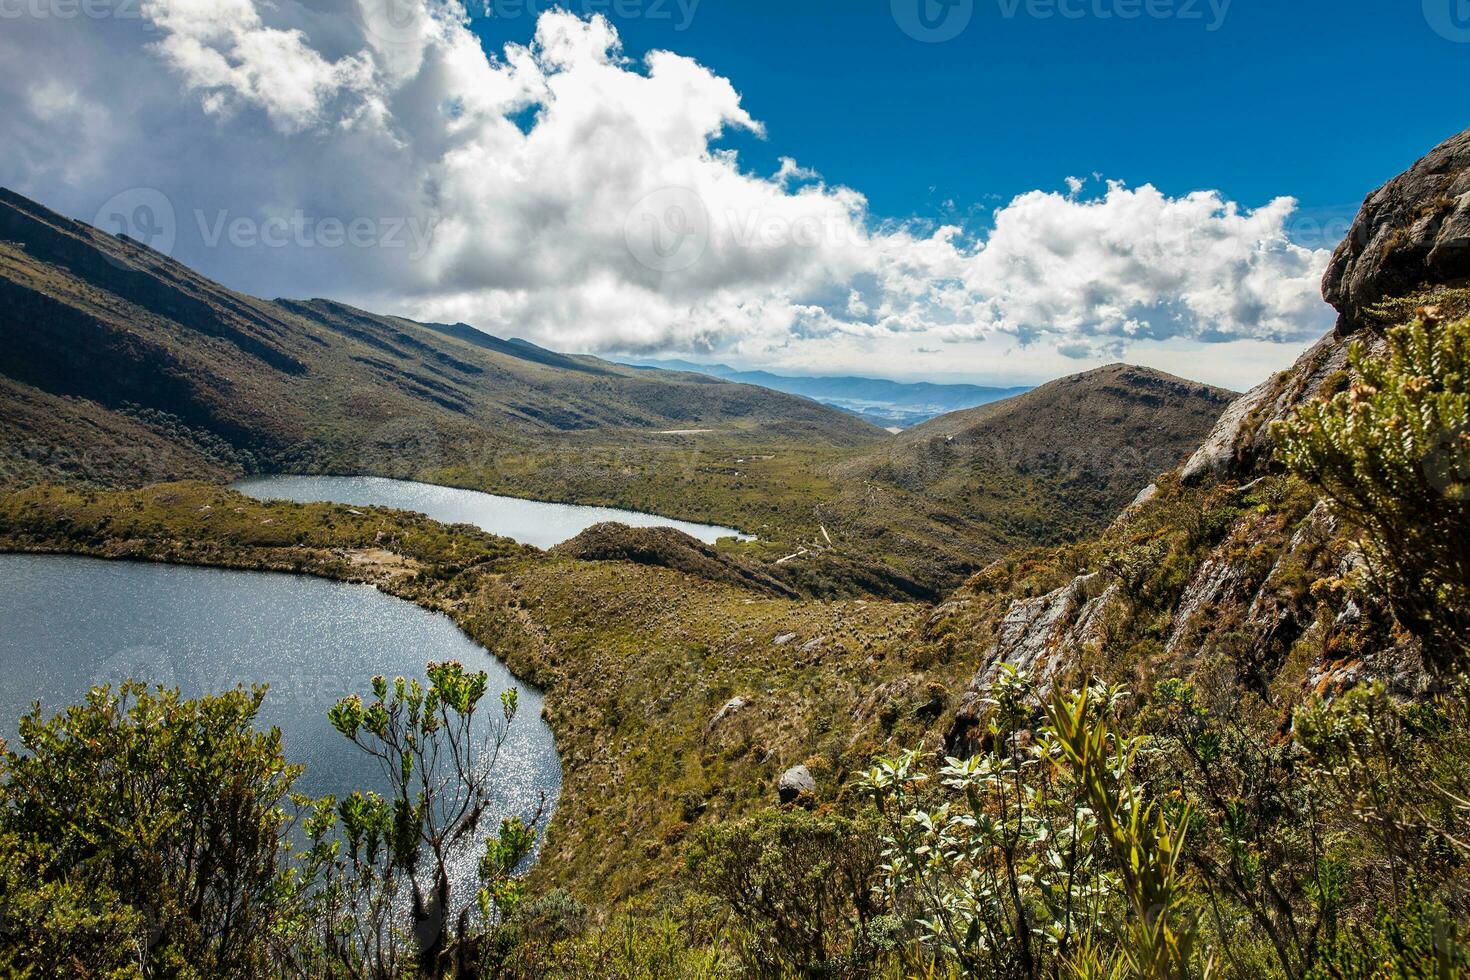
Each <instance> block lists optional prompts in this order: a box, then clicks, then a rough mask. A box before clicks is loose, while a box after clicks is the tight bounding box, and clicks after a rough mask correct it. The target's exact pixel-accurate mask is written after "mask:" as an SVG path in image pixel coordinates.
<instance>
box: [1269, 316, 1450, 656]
mask: <svg viewBox="0 0 1470 980" xmlns="http://www.w3.org/2000/svg"><path fill="white" fill-rule="evenodd" d="M1349 358H1350V361H1351V364H1352V367H1353V370H1354V371H1355V372H1356V373H1357V375H1358V380H1357V381H1356V382H1355V383H1354V384H1353V385H1352V386H1351V387H1350V388H1349V389H1348V390H1347V391H1344V392H1340V393H1338V394H1335V395H1333V396H1331V397H1330V398H1326V399H1322V400H1318V401H1315V402H1312V403H1309V404H1307V405H1305V406H1303V407H1302V408H1301V409H1300V410H1299V411H1298V412H1297V414H1296V416H1295V417H1294V418H1293V419H1291V420H1290V421H1288V422H1284V423H1278V424H1277V425H1276V426H1275V427H1274V430H1273V431H1274V433H1275V435H1276V438H1277V439H1278V441H1279V443H1280V450H1279V453H1280V456H1281V458H1282V460H1283V461H1284V462H1285V463H1286V465H1287V466H1288V467H1289V468H1290V469H1291V470H1293V471H1294V472H1296V473H1297V474H1299V475H1301V476H1303V477H1304V478H1306V479H1307V480H1308V481H1310V482H1311V483H1313V484H1315V485H1316V486H1318V487H1319V488H1321V489H1322V491H1323V492H1325V493H1326V494H1327V495H1328V496H1329V497H1330V498H1331V499H1332V501H1333V502H1334V504H1336V505H1337V507H1338V508H1339V509H1340V510H1341V511H1343V512H1344V513H1345V514H1347V515H1348V516H1349V517H1350V518H1351V519H1352V520H1354V521H1355V522H1356V523H1358V524H1359V525H1360V526H1362V527H1363V528H1364V529H1365V530H1366V532H1367V542H1366V546H1365V554H1366V556H1367V558H1368V560H1369V565H1370V568H1371V569H1372V571H1373V573H1374V577H1375V579H1376V580H1377V583H1378V585H1379V586H1380V587H1381V589H1382V591H1383V592H1384V594H1385V595H1386V597H1387V598H1388V601H1389V604H1390V606H1391V608H1392V609H1393V611H1394V614H1395V616H1396V617H1397V619H1398V620H1399V622H1400V623H1401V624H1402V625H1403V627H1404V628H1405V629H1407V630H1408V631H1409V632H1411V633H1413V634H1414V635H1415V636H1417V637H1418V638H1419V639H1420V640H1422V641H1423V643H1424V646H1425V652H1426V654H1427V655H1428V657H1429V659H1430V661H1431V662H1432V663H1434V664H1436V665H1438V666H1440V667H1452V666H1454V665H1456V664H1460V663H1463V662H1464V658H1465V652H1466V650H1467V648H1470V319H1462V320H1455V321H1451V322H1439V321H1437V320H1436V319H1435V318H1434V317H1433V316H1431V315H1429V314H1428V312H1427V311H1426V313H1425V315H1424V316H1423V318H1421V319H1418V320H1415V321H1414V322H1412V323H1410V324H1408V325H1407V326H1401V327H1396V328H1393V329H1391V330H1389V331H1388V335H1387V351H1386V352H1385V354H1383V355H1381V356H1375V355H1373V354H1370V352H1369V350H1368V348H1367V347H1366V346H1365V345H1364V344H1363V343H1362V342H1357V343H1354V344H1353V346H1352V348H1351V351H1350V354H1349Z"/></svg>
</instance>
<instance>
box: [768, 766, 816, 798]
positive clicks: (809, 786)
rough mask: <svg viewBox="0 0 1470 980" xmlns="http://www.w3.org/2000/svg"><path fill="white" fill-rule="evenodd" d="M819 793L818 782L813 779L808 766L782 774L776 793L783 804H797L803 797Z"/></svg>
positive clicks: (793, 767)
mask: <svg viewBox="0 0 1470 980" xmlns="http://www.w3.org/2000/svg"><path fill="white" fill-rule="evenodd" d="M816 792H817V781H816V780H815V779H813V778H812V774H811V770H809V769H808V768H807V767H806V766H792V767H791V768H790V769H787V770H786V771H785V772H783V773H782V774H781V779H780V781H779V782H777V783H776V793H777V795H778V796H780V798H781V802H782V803H795V802H796V801H797V800H799V799H801V798H802V797H803V796H813V795H815V794H816Z"/></svg>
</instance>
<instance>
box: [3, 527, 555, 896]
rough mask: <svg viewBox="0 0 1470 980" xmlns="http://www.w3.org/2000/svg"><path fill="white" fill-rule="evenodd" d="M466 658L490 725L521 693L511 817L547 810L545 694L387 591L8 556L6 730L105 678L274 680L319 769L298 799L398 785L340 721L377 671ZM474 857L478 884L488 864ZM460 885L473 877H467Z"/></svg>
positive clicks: (300, 741)
mask: <svg viewBox="0 0 1470 980" xmlns="http://www.w3.org/2000/svg"><path fill="white" fill-rule="evenodd" d="M443 660H458V661H460V662H461V663H463V664H465V666H466V667H467V668H470V669H473V670H483V671H486V672H487V673H488V674H489V675H490V685H489V689H490V694H489V695H487V696H486V700H485V703H484V705H483V708H482V711H481V712H480V714H481V715H484V716H486V721H487V723H488V720H489V719H490V718H492V717H493V718H497V719H498V718H499V710H500V706H499V702H498V700H497V699H496V697H495V695H498V693H499V692H500V691H502V690H505V689H506V688H509V687H515V688H517V689H518V690H519V692H520V693H519V698H520V711H519V714H518V716H517V717H516V719H515V722H514V724H513V725H512V726H511V728H510V733H509V738H508V740H507V742H506V744H505V747H504V749H503V750H502V754H501V757H500V760H499V764H498V766H497V768H496V771H495V775H494V778H493V785H494V788H495V792H496V796H497V798H498V799H499V800H500V801H501V808H500V812H495V813H491V814H489V815H488V816H489V818H490V819H488V820H487V821H486V822H485V823H484V824H483V826H484V827H485V828H486V829H487V831H491V830H493V828H494V827H495V826H497V825H498V823H499V820H500V818H501V817H502V816H509V815H524V816H527V817H529V816H530V815H532V814H533V813H535V812H536V810H537V809H538V807H539V806H541V802H542V799H543V795H544V799H545V804H546V809H545V814H546V815H548V816H549V814H550V807H551V805H552V804H554V803H555V802H556V798H557V795H558V794H559V792H560V788H561V763H560V759H559V758H558V756H557V751H556V745H555V742H554V741H553V739H552V735H551V730H550V728H548V727H547V725H546V723H545V722H544V721H543V720H542V718H541V707H542V697H541V693H540V692H539V691H537V690H536V689H535V688H533V687H530V686H528V685H524V684H521V683H519V682H518V681H517V680H516V679H515V678H514V677H513V676H512V675H511V673H510V671H509V670H508V669H507V668H506V667H505V665H504V664H502V663H501V662H500V661H499V660H496V659H495V658H494V657H493V656H491V654H490V653H489V652H488V651H487V650H485V648H483V647H481V646H479V645H478V644H476V643H475V642H474V641H473V640H471V639H470V638H469V637H468V636H466V635H465V634H464V633H462V632H460V630H459V628H458V627H456V626H455V625H454V623H453V622H452V621H451V620H450V619H449V618H448V617H446V616H442V615H438V614H435V613H431V612H429V611H427V610H424V609H421V608H419V607H418V606H415V605H413V604H412V603H410V602H406V601H403V600H401V599H396V598H393V597H392V596H388V595H385V594H383V593H381V592H378V591H377V590H376V589H374V588H372V587H371V586H366V585H348V584H343V583H339V582H330V581H325V580H322V579H313V578H307V577H304V576H296V575H283V574H271V573H262V572H238V571H224V570H217V569H207V568H186V567H181V566H172V565H151V564H142V563H134V562H109V561H101V560H97V559H90V558H75V557H66V556H49V555H48V556H41V555H0V672H3V674H0V734H3V736H4V737H5V738H6V739H7V740H11V739H14V737H15V732H16V723H17V721H18V720H19V718H20V716H21V715H22V714H23V713H25V712H26V711H27V710H29V708H30V705H31V702H32V701H34V700H39V701H40V702H41V706H42V708H43V710H44V711H45V712H46V713H47V714H48V716H49V715H50V714H53V713H55V712H56V711H58V710H60V709H61V708H63V707H65V706H66V705H68V704H71V703H74V702H76V701H79V700H80V699H81V698H82V695H84V694H85V693H86V691H87V690H88V689H89V688H90V687H92V686H94V685H97V684H109V683H110V684H112V685H114V686H116V685H117V683H118V682H119V681H121V680H124V679H127V678H137V679H139V680H146V681H148V682H149V683H152V684H163V685H166V686H169V687H179V688H181V689H182V691H183V692H184V694H186V695H197V694H202V693H207V692H217V691H221V690H227V689H230V688H233V687H234V686H235V685H237V684H244V685H246V686H247V687H249V686H250V685H252V684H261V683H267V684H269V685H270V691H269V693H268V694H267V695H266V699H265V704H264V706H263V708H262V710H261V714H260V717H259V719H258V723H257V724H258V727H267V726H271V725H274V726H277V727H279V728H280V730H281V737H282V741H283V743H284V749H285V753H286V755H287V757H288V758H289V759H290V760H291V761H293V762H300V763H305V764H306V767H307V768H306V772H305V774H304V775H303V776H302V778H301V780H300V781H298V783H297V789H298V790H300V791H302V792H306V793H310V794H313V795H322V794H325V793H333V794H336V795H338V796H339V797H340V796H342V795H345V794H346V793H349V792H351V791H352V790H354V789H373V790H378V791H380V792H381V791H383V790H384V789H385V781H384V779H383V777H382V774H381V773H380V772H379V771H378V769H377V764H376V763H375V762H374V761H373V760H372V759H371V758H369V757H368V756H367V755H366V754H365V753H363V752H362V751H361V750H360V749H358V748H357V747H356V746H354V745H353V744H352V743H350V742H348V741H347V739H345V738H343V737H342V735H341V734H339V733H338V732H337V731H336V730H335V729H333V728H332V726H331V723H330V722H328V721H327V709H328V708H329V707H331V706H332V704H334V703H335V702H336V701H337V699H338V698H341V697H343V696H345V695H348V694H353V693H357V694H361V695H363V696H364V699H365V700H367V699H369V698H370V689H369V681H370V679H371V678H372V677H373V675H375V674H383V675H386V676H387V677H389V678H392V677H394V676H396V675H403V676H405V677H413V676H417V677H420V678H422V677H423V676H424V666H425V665H426V664H427V663H429V662H430V661H443ZM474 857H475V856H474V855H467V856H466V862H467V863H465V874H470V873H471V872H470V870H469V869H472V868H473V860H474ZM456 877H459V876H458V875H457V876H456Z"/></svg>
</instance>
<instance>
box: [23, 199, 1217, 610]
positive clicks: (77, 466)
mask: <svg viewBox="0 0 1470 980" xmlns="http://www.w3.org/2000/svg"><path fill="white" fill-rule="evenodd" d="M810 380H811V382H812V383H813V384H817V383H818V379H810ZM872 384H874V385H877V386H879V387H877V388H873V389H871V392H887V393H889V394H890V395H891V394H892V393H893V392H894V391H895V390H898V389H914V390H920V391H929V392H930V393H931V394H932V392H933V391H936V390H938V391H943V390H944V389H946V388H948V387H950V386H894V383H892V382H872ZM825 390H826V391H827V393H828V394H831V393H833V392H837V391H847V392H848V393H849V394H851V393H852V392H853V391H854V390H856V389H853V388H852V387H850V386H849V387H847V388H843V387H842V385H841V384H840V383H839V381H838V380H834V381H832V383H831V386H830V387H828V388H827V389H825ZM976 390H977V391H982V392H983V391H985V389H976ZM991 393H993V392H991ZM1223 404H1224V396H1223V394H1221V393H1219V392H1218V391H1216V390H1215V389H1210V388H1207V387H1205V386H1203V385H1196V384H1193V383H1190V382H1183V381H1179V380H1178V379H1168V378H1167V377H1166V376H1163V375H1157V374H1154V373H1151V372H1147V371H1143V370H1142V369H1131V368H1117V369H1104V370H1103V371H1101V372H1092V373H1091V374H1088V375H1082V376H1080V377H1079V378H1077V379H1064V380H1063V381H1060V382H1054V383H1053V384H1051V385H1047V386H1044V387H1043V388H1040V389H1037V390H1035V391H1032V392H1028V393H1026V394H1024V395H1021V396H1017V397H1014V398H1011V399H1007V400H1003V401H999V402H993V403H991V404H989V405H985V406H981V407H979V408H970V409H966V410H965V411H963V412H959V413H953V414H950V415H945V416H941V417H939V418H936V419H933V420H931V421H929V422H927V423H925V424H924V425H921V426H919V427H917V428H914V429H911V430H909V431H908V432H906V433H904V434H903V435H901V436H899V437H897V438H894V437H891V436H889V435H887V434H886V433H884V432H883V431H882V430H881V429H879V428H878V427H876V426H873V425H870V424H869V423H867V422H865V421H862V420H861V419H859V418H856V417H854V416H853V415H852V414H850V413H848V412H844V411H840V410H838V409H836V408H833V407H830V406H827V405H822V404H819V403H818V402H816V401H813V400H810V399H808V398H806V397H801V396H797V395H792V394H787V393H783V392H778V391H774V390H772V389H770V388H767V387H764V386H757V385H751V384H744V383H739V382H735V381H728V380H723V379H717V378H712V377H709V376H706V375H701V374H695V373H688V372H679V371H667V370H654V369H649V368H638V367H630V366H626V365H621V364H614V363H611V362H608V361H604V360H600V359H598V358H595V357H590V356H585V355H570V354H563V353H558V352H555V351H550V350H546V349H544V348H541V347H538V346H536V345H534V344H530V343H527V342H525V341H522V340H506V339H502V338H498V337H493V336H490V335H489V334H486V333H483V332H481V331H479V330H476V329H474V328H473V327H471V326H468V325H466V324H462V323H460V324H434V323H416V322H414V321H411V320H407V319H404V318H401V317H393V316H381V315H377V314H373V313H369V312H366V311H363V310H359V309H354V308H353V307H350V306H346V305H344V304H341V303H337V302H333V301H330V300H325V299H311V300H285V299H282V300H263V299H258V298H255V297H251V296H246V295H242V294H239V293H235V292H233V291H231V290H228V289H226V288H224V287H222V286H220V285H218V284H216V283H213V282H211V281H209V280H208V279H206V278H204V277H203V276H201V275H199V274H198V273H195V272H193V271H192V270H190V269H188V268H186V267H185V266H183V265H181V264H179V263H177V262H174V261H172V260H170V259H168V258H166V257H164V256H162V255H159V254H158V253H156V252H153V251H151V250H148V249H146V248H144V247H143V246H141V245H139V244H137V243H136V242H133V241H130V240H128V239H125V238H121V237H116V236H113V235H109V234H106V233H104V232H101V231H98V230H97V229H94V228H91V227H89V226H87V225H85V224H82V223H79V222H76V221H71V220H69V219H66V218H64V217H62V216H60V215H57V214H54V213H52V212H50V211H48V210H46V209H45V208H44V207H42V206H40V205H38V204H36V203H34V202H31V201H28V200H26V199H25V198H22V197H20V196H18V195H15V194H13V193H9V192H3V191H0V483H3V484H9V485H25V484H33V483H37V482H43V481H51V482H86V483H93V484H100V485H122V486H138V485H144V484H148V483H153V482H158V481H162V480H176V479H182V478H195V479H205V480H210V481H215V482H223V481H227V480H229V479H231V478H233V477H234V476H237V475H239V474H241V473H245V472H275V471H285V472H312V473H354V474H368V475H379V476H390V477H400V478H414V479H421V480H427V481H429V482H435V483H442V484H450V485H456V486H465V487H472V488H475V489H481V490H489V491H493V492H501V493H510V494H514V495H519V496H527V497H534V498H537V499H543V500H562V501H571V502H578V503H596V504H609V505H614V506H622V507H628V508H631V509H635V510H642V511H648V512H652V513H659V514H666V515H668V516H670V517H679V518H685V519H688V520H699V521H709V522H713V523H719V524H723V525H725V526H729V527H736V528H739V529H741V530H743V531H746V532H748V533H750V534H753V535H755V536H757V537H758V538H759V539H760V540H759V541H758V542H755V543H752V544H751V545H750V546H749V547H748V548H747V549H746V550H747V553H748V557H749V558H751V559H752V560H755V561H757V562H761V561H764V562H766V563H769V564H770V565H772V567H776V566H778V565H779V572H780V578H781V580H782V581H783V583H785V584H786V585H787V586H789V587H790V588H794V589H797V590H799V591H802V592H804V593H805V594H814V595H843V594H849V595H850V594H854V593H859V594H874V595H882V596H888V597H893V598H900V597H920V598H933V597H935V596H937V595H940V594H942V593H943V592H944V591H945V590H947V589H950V588H953V587H954V586H955V585H957V584H958V583H959V582H960V581H962V580H963V578H964V577H965V576H966V575H968V574H969V573H970V572H972V571H974V570H975V569H976V568H979V567H981V566H983V565H984V564H985V563H987V562H989V561H990V560H992V559H994V558H995V557H997V556H998V555H999V554H1001V553H1003V552H1004V551H1005V550H1007V549H1009V548H1012V547H1017V546H1030V545H1037V544H1046V543H1050V542H1055V541H1061V540H1068V539H1071V538H1075V537H1077V536H1078V535H1082V534H1085V533H1088V532H1090V531H1092V530H1095V529H1096V528H1098V527H1099V526H1101V525H1102V524H1103V523H1105V521H1106V519H1107V518H1108V517H1109V516H1110V514H1111V512H1112V511H1113V510H1115V509H1116V508H1118V507H1120V506H1122V504H1124V503H1126V502H1127V500H1128V499H1129V497H1131V495H1132V494H1134V493H1136V492H1137V490H1138V489H1139V488H1141V487H1142V486H1143V485H1145V484H1146V483H1147V482H1148V481H1149V480H1150V479H1151V478H1152V477H1153V476H1154V475H1155V474H1156V473H1158V472H1160V471H1161V470H1163V469H1166V468H1168V467H1169V466H1171V465H1173V464H1174V463H1175V462H1176V461H1177V459H1178V458H1179V457H1180V456H1182V455H1183V454H1184V453H1185V452H1187V451H1188V449H1189V448H1191V447H1192V445H1193V444H1194V443H1197V442H1198V440H1199V438H1200V437H1202V436H1203V434H1204V432H1205V430H1206V429H1207V428H1208V426H1209V424H1210V423H1211V422H1212V421H1213V415H1214V414H1217V413H1218V411H1219V408H1220V407H1221V406H1222V405H1223ZM691 560H692V559H691Z"/></svg>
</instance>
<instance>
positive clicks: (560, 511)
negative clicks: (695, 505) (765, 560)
mask: <svg viewBox="0 0 1470 980" xmlns="http://www.w3.org/2000/svg"><path fill="white" fill-rule="evenodd" d="M230 486H231V489H233V490H238V491H240V492H241V493H243V494H245V495H246V496H248V497H254V498H256V499H257V500H294V501H296V502H297V503H312V502H318V501H326V502H330V503H336V504H350V505H353V506H356V507H393V508H396V509H398V510H412V511H417V512H418V513H420V514H427V515H428V516H430V517H432V518H433V519H434V520H436V521H439V522H441V523H444V524H473V525H475V526H476V527H478V528H481V529H482V530H485V531H489V532H490V533H491V534H499V535H501V536H502V537H507V538H511V539H513V540H515V541H519V542H520V543H521V544H529V545H534V546H535V547H537V548H550V547H552V546H553V545H557V544H561V543H562V542H563V541H565V540H567V539H568V538H574V537H576V536H577V535H578V534H581V533H582V532H583V531H585V530H587V528H589V527H591V526H592V525H594V524H602V523H605V522H608V521H615V522H617V523H619V524H627V525H629V526H630V527H672V528H677V529H678V530H680V531H683V532H684V533H685V534H689V535H692V536H693V537H696V538H698V539H699V540H701V541H703V542H705V543H706V544H714V543H715V542H716V541H718V540H719V539H720V538H731V537H734V538H740V539H741V540H745V541H748V540H751V539H750V536H749V535H746V534H741V533H740V532H739V531H736V530H734V529H733V528H728V527H718V526H716V525H713V524H695V523H692V522H690V521H677V520H674V519H672V518H668V517H659V516H657V515H656V514H642V513H639V512H638V511H632V510H619V509H617V508H615V507H588V506H584V505H581V504H552V503H546V502H545V501H541V500H521V499H520V498H517V497H501V496H498V495H496V494H493V493H481V492H480V491H478V490H458V489H455V488H453V487H441V486H435V485H434V484H431V483H415V482H413V481H411V480H389V479H385V478H383V477H376V476H258V477H247V478H246V479H243V480H237V481H235V482H234V483H233V484H231V485H230Z"/></svg>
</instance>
